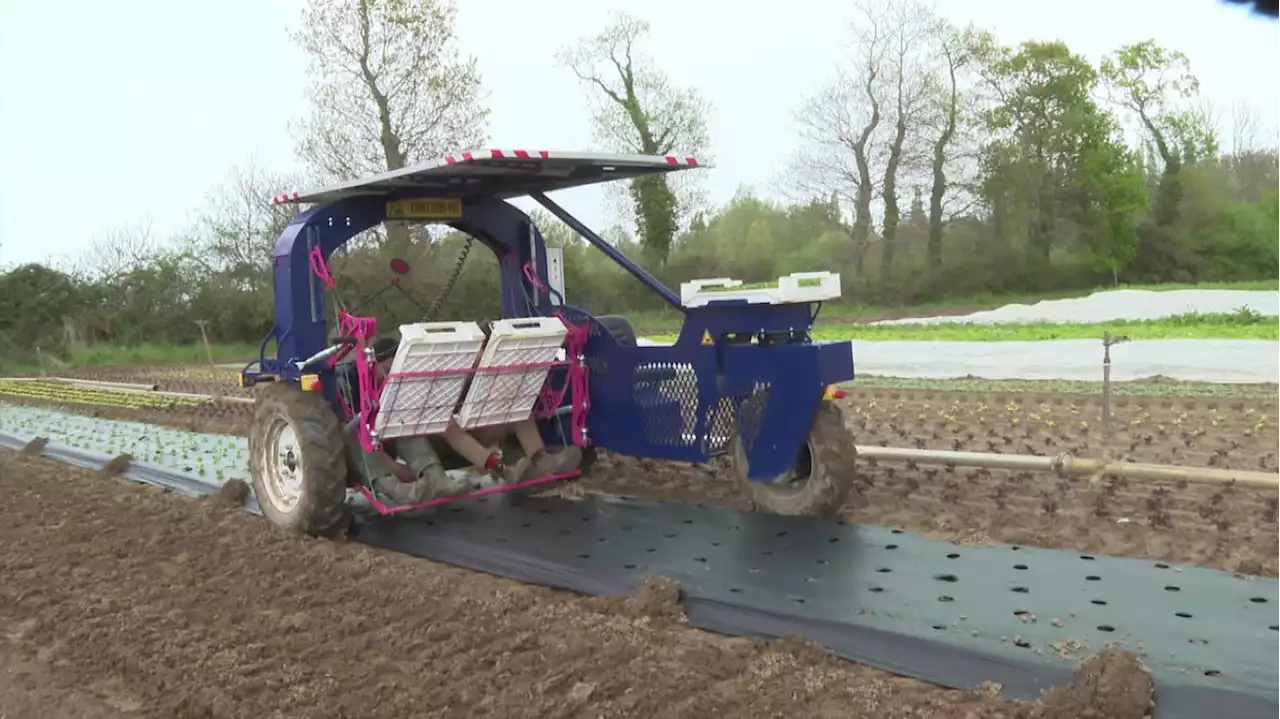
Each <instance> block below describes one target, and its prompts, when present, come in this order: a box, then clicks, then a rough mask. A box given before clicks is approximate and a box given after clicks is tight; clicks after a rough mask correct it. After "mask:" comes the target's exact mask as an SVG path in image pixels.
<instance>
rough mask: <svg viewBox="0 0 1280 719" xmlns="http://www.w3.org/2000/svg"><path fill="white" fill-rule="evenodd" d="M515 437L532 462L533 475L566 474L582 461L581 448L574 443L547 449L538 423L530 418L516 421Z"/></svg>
mask: <svg viewBox="0 0 1280 719" xmlns="http://www.w3.org/2000/svg"><path fill="white" fill-rule="evenodd" d="M515 432H516V439H517V440H519V441H520V449H522V450H524V455H525V456H526V457H528V458H529V459H530V460H531V461H532V462H533V474H534V476H535V477H547V476H550V475H553V474H567V473H569V472H572V471H574V470H576V469H577V468H578V465H580V464H581V463H582V450H580V449H578V447H577V446H576V445H572V444H570V445H565V446H563V447H558V448H556V449H554V450H553V449H549V448H548V447H547V445H546V443H545V442H543V441H542V432H541V431H539V430H538V423H537V422H535V421H533V420H532V419H526V420H524V421H521V422H517V423H516V425H515Z"/></svg>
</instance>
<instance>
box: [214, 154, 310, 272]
mask: <svg viewBox="0 0 1280 719" xmlns="http://www.w3.org/2000/svg"><path fill="white" fill-rule="evenodd" d="M296 186H298V181H297V178H296V177H294V176H292V175H280V174H276V173H272V172H268V171H266V170H264V169H262V168H261V167H259V166H258V164H257V162H256V161H255V160H254V159H253V158H250V159H249V160H248V161H247V162H246V163H245V164H244V165H241V166H238V167H233V168H232V169H231V171H230V172H229V173H228V176H227V179H226V181H225V182H223V183H222V184H221V185H219V186H218V187H216V188H214V190H213V191H212V192H210V193H209V197H208V200H207V201H206V203H205V209H204V210H203V211H202V212H201V213H200V215H199V216H198V224H197V227H196V229H195V231H194V233H193V234H192V236H191V238H190V241H191V242H192V243H193V246H192V249H193V250H199V251H195V252H192V258H193V259H194V260H195V261H196V262H198V263H199V264H201V266H203V267H204V268H205V269H206V270H207V271H209V272H210V273H217V274H220V275H222V276H223V277H225V278H227V279H228V281H229V282H230V283H231V284H232V285H233V286H234V287H235V288H236V289H237V290H241V291H247V292H256V291H259V290H265V289H269V288H270V278H271V272H270V270H271V263H272V255H273V254H274V250H275V243H276V240H277V239H278V238H279V236H280V233H281V232H282V231H284V228H285V227H286V226H287V225H288V224H289V222H290V221H291V220H292V219H293V217H294V215H296V214H297V208H296V207H295V206H293V205H272V204H269V203H267V202H265V201H264V198H266V197H269V196H270V195H272V194H275V193H276V192H278V191H279V188H283V187H296Z"/></svg>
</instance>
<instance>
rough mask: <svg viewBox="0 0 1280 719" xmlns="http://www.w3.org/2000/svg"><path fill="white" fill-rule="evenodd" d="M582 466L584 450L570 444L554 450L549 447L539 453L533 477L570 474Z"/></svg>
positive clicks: (535, 461)
mask: <svg viewBox="0 0 1280 719" xmlns="http://www.w3.org/2000/svg"><path fill="white" fill-rule="evenodd" d="M581 464H582V450H581V449H579V448H578V447H577V446H575V445H572V444H569V445H565V446H563V447H557V448H555V449H552V448H551V447H547V448H545V449H543V450H542V451H541V452H539V453H538V454H537V455H536V456H535V457H534V460H533V476H535V477H549V476H551V475H553V474H568V473H569V472H573V471H575V470H577V469H578V466H579V465H581Z"/></svg>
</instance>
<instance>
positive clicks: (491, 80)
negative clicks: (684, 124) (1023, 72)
mask: <svg viewBox="0 0 1280 719" xmlns="http://www.w3.org/2000/svg"><path fill="white" fill-rule="evenodd" d="M302 5H303V0H220V1H219V2H213V3H194V2H184V1H175V0H115V2H104V1H103V0H65V1H64V2H49V1H48V0H0V265H9V264H13V263H20V262H27V261H40V260H46V259H55V260H57V259H61V258H69V257H75V256H78V255H80V254H81V253H83V252H84V251H85V250H86V249H87V248H88V246H89V245H90V244H91V243H93V242H94V241H95V240H101V239H102V238H103V237H104V236H105V235H106V234H107V233H109V232H111V231H112V230H115V229H121V228H127V227H136V226H139V225H144V224H150V226H151V229H152V231H153V233H154V234H155V235H156V236H158V237H161V238H163V237H168V236H172V235H175V234H177V233H179V232H181V231H183V230H184V229H186V228H187V227H189V226H190V223H191V221H192V219H191V218H192V215H193V213H194V212H195V211H196V210H198V209H199V206H200V203H201V201H202V199H203V198H204V196H205V195H206V194H207V192H208V191H209V190H210V188H212V187H213V186H215V185H217V184H219V183H220V182H222V181H223V180H224V179H225V178H226V176H227V172H228V171H229V170H230V168H231V167H232V166H233V165H236V164H243V163H245V162H246V161H248V160H249V159H250V158H251V157H252V158H255V159H256V161H257V162H258V163H259V164H260V165H262V166H264V167H266V168H270V169H277V170H288V169H292V168H294V167H295V166H296V164H295V159H294V155H293V148H294V143H293V139H292V137H291V136H290V134H289V132H288V128H287V123H288V122H289V121H290V120H291V119H294V118H299V117H301V116H302V115H303V114H304V113H305V111H306V108H307V104H306V102H307V100H306V95H305V76H304V71H305V67H306V58H305V57H304V56H303V54H302V53H301V51H300V50H298V49H297V48H296V47H295V46H294V45H293V44H292V43H291V42H290V41H289V39H288V36H287V32H288V30H289V28H290V26H292V25H293V24H294V23H296V22H297V21H298V19H299V17H300V13H301V7H302ZM628 5H629V3H625V2H622V1H621V0H542V1H541V2H527V1H526V0H462V2H460V7H461V10H460V13H459V26H458V33H459V36H460V42H461V43H462V47H463V50H464V52H466V53H469V54H472V55H475V56H476V57H477V58H478V61H479V64H480V69H481V73H482V75H483V80H484V83H485V87H486V90H487V91H488V93H489V106H490V108H491V109H492V116H491V125H490V138H491V141H490V143H489V145H490V146H491V147H499V148H516V147H524V148H531V149H561V150H568V149H586V148H589V146H590V142H591V136H590V131H589V127H588V122H587V117H586V116H585V115H584V114H583V110H582V107H583V101H582V97H583V96H582V90H581V89H580V87H579V85H578V84H577V82H576V80H575V78H574V77H573V76H572V74H570V73H569V72H568V71H566V70H564V69H561V68H559V67H557V66H556V64H555V62H554V59H553V56H554V53H555V51H556V50H557V49H558V48H559V47H560V46H562V45H565V44H568V43H571V42H574V41H575V40H576V39H577V38H579V37H581V36H583V35H587V34H591V33H594V32H596V31H598V30H599V29H600V28H601V27H602V26H603V25H604V23H605V22H606V21H607V19H608V15H609V12H610V11H612V10H614V9H615V8H617V9H621V8H626V7H627V6H628ZM752 7H753V5H752V4H750V3H741V4H739V3H730V2H729V0H719V1H716V2H712V1H710V0H704V1H703V2H691V1H690V0H649V2H646V3H644V4H643V5H642V6H640V7H637V8H634V9H631V12H640V9H641V8H643V12H644V13H645V17H646V18H647V19H648V20H649V21H650V23H651V25H652V35H651V37H650V40H649V42H648V45H647V46H646V48H645V50H646V52H647V53H648V54H649V55H650V56H652V57H653V58H655V59H656V60H657V62H658V63H659V64H660V65H661V66H662V67H663V68H664V69H666V70H667V71H668V72H669V74H670V75H671V76H672V77H673V79H674V80H675V81H677V82H679V83H682V84H689V85H694V86H696V87H698V88H699V89H700V90H701V91H702V92H703V93H704V94H705V95H706V96H707V98H708V99H709V100H710V101H711V103H712V106H713V115H712V117H711V118H710V123H709V124H710V130H711V138H712V144H713V147H712V151H713V153H714V155H715V157H716V167H715V168H714V169H712V170H710V171H708V176H707V186H708V189H709V190H710V195H711V196H710V199H711V200H712V201H714V202H723V201H725V200H727V199H729V198H730V197H731V196H732V195H733V193H734V192H735V191H736V190H737V188H738V187H739V186H741V185H750V186H753V187H755V188H757V189H758V190H760V191H761V192H765V193H769V192H771V191H772V190H773V189H774V188H773V184H774V183H775V182H776V181H777V178H778V176H779V172H780V171H781V170H782V169H783V167H784V166H785V164H786V160H787V158H788V156H789V154H790V153H791V152H792V151H793V150H794V148H795V146H796V133H795V123H794V121H793V113H794V111H795V109H796V107H797V106H798V104H799V103H800V101H801V99H802V97H803V96H804V95H805V94H807V93H809V92H811V91H812V90H814V89H816V88H817V87H819V86H820V85H822V84H823V83H824V82H825V81H826V80H827V78H829V77H830V74H831V71H832V69H833V68H834V67H835V66H836V64H837V63H838V62H839V61H840V48H841V44H842V41H843V37H842V34H843V33H842V28H843V23H844V21H845V19H846V17H847V13H848V12H849V11H850V10H851V7H850V5H849V4H848V3H846V2H841V1H839V0H790V1H789V2H787V3H785V4H784V5H782V6H779V5H777V4H767V5H766V4H763V3H758V4H755V5H754V8H757V9H751V10H749V9H748V8H752ZM779 7H785V9H786V12H787V15H786V16H785V17H784V16H779V15H778V14H777V13H776V12H774V11H773V10H776V9H777V8H779ZM937 7H938V9H939V10H940V12H942V13H943V14H945V15H947V16H949V17H951V18H952V19H953V20H955V21H956V22H958V23H960V24H964V23H968V22H974V23H976V24H978V25H979V26H982V27H985V28H987V29H990V30H992V31H994V32H995V33H996V34H997V35H998V36H999V38H1000V39H1001V41H1003V42H1005V43H1006V44H1015V43H1017V42H1021V41H1023V40H1031V39H1040V40H1048V39H1061V40H1063V41H1065V42H1066V43H1067V44H1068V45H1069V46H1070V47H1071V48H1072V49H1073V50H1074V51H1076V52H1079V53H1082V54H1084V55H1085V56H1087V57H1088V58H1089V59H1090V60H1093V61H1095V62H1096V61H1097V60H1098V59H1099V58H1100V57H1101V56H1102V55H1103V54H1105V53H1107V52H1109V51H1111V50H1113V49H1114V48H1116V47H1118V46H1120V45H1122V44H1126V43H1130V42H1135V41H1138V40H1143V39H1146V38H1155V39H1156V40H1157V42H1159V43H1160V44H1161V45H1164V46H1166V47H1170V48H1176V49H1179V50H1181V51H1183V52H1184V53H1186V54H1187V55H1188V56H1189V57H1190V59H1191V62H1192V67H1193V70H1194V71H1195V72H1196V73H1197V74H1198V75H1199V77H1200V80H1201V86H1202V92H1203V93H1204V95H1205V97H1206V98H1207V99H1208V100H1209V101H1210V102H1211V103H1213V105H1214V106H1216V107H1217V108H1218V110H1219V112H1220V113H1221V116H1222V119H1223V122H1222V127H1221V129H1222V130H1223V131H1224V132H1225V131H1229V130H1230V108H1231V106H1232V105H1233V104H1234V103H1237V102H1247V103H1249V104H1250V105H1251V106H1252V107H1253V109H1254V111H1255V112H1256V113H1257V115H1258V116H1259V119H1260V120H1261V123H1260V129H1261V130H1262V131H1263V132H1264V133H1266V134H1267V135H1269V136H1270V137H1271V138H1274V137H1275V134H1276V128H1277V127H1280V112H1278V110H1280V69H1278V63H1277V60H1278V58H1280V53H1278V50H1280V32H1278V31H1277V26H1276V24H1275V23H1274V22H1273V21H1271V20H1269V19H1263V18H1257V17H1251V16H1249V15H1248V13H1247V11H1246V10H1244V9H1242V8H1238V7H1235V6H1229V5H1225V4H1223V3H1222V2H1220V1H1219V0H1071V1H1070V2H1068V1H1067V0H1058V2H1053V1H1052V0H1041V2H1034V1H1031V2H1029V1H1027V0H937ZM1272 141H1273V142H1274V139H1273V140H1272ZM287 189H296V188H280V190H282V191H283V190H287ZM264 199H266V198H264ZM560 201H561V202H562V203H563V204H565V205H566V206H567V208H568V209H569V210H570V211H571V212H574V213H575V214H577V215H579V216H580V217H581V218H582V219H583V220H584V221H586V222H588V223H589V224H593V225H595V226H597V227H600V226H601V225H603V224H604V223H606V222H607V221H608V220H609V219H610V218H608V217H607V216H606V208H605V204H604V203H603V201H602V200H601V196H600V194H599V190H598V189H597V188H591V189H584V190H575V191H570V192H566V193H561V197H560ZM600 229H603V228H602V227H600Z"/></svg>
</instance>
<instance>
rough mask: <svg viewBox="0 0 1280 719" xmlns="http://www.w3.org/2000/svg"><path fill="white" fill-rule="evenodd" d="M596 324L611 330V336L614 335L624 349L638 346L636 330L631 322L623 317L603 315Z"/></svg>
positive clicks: (597, 319)
mask: <svg viewBox="0 0 1280 719" xmlns="http://www.w3.org/2000/svg"><path fill="white" fill-rule="evenodd" d="M596 322H599V323H600V326H602V327H604V328H605V329H607V330H609V334H611V335H613V339H614V341H616V342H617V343H618V344H620V345H622V346H623V347H635V346H636V328H635V325H632V324H631V320H629V319H627V318H626V317H623V316H622V315H603V316H601V317H597V318H596Z"/></svg>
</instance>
